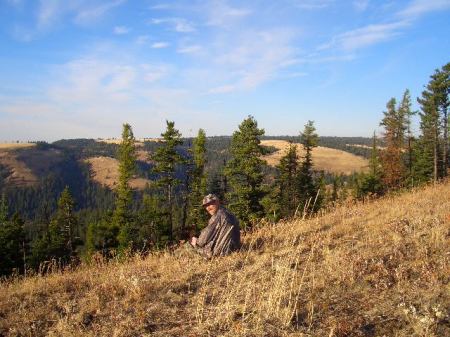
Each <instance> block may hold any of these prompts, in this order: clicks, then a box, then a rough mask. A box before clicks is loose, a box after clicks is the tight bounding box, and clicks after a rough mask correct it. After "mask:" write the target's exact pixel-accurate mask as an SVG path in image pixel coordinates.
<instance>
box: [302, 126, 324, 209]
mask: <svg viewBox="0 0 450 337" xmlns="http://www.w3.org/2000/svg"><path fill="white" fill-rule="evenodd" d="M318 139H319V136H318V135H317V133H316V128H315V127H314V122H313V121H308V122H307V123H306V125H305V128H304V130H303V132H302V133H301V134H300V142H301V143H302V145H303V149H304V151H305V157H304V159H303V162H302V164H301V167H300V170H299V173H298V178H297V189H298V193H299V205H298V206H297V207H298V209H299V210H301V211H303V210H307V209H311V210H312V211H315V210H317V209H318V207H319V205H318V204H317V203H316V204H315V205H314V201H315V198H316V197H317V193H319V190H318V187H317V186H316V184H315V182H314V172H313V161H312V150H313V148H315V147H316V146H317V142H318ZM313 205H314V209H313V208H312V206H313ZM310 207H311V208H310Z"/></svg>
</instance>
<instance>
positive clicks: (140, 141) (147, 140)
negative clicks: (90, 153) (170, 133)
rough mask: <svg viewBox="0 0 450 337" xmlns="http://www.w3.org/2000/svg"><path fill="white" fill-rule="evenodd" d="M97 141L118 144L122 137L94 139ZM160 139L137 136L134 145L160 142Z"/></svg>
mask: <svg viewBox="0 0 450 337" xmlns="http://www.w3.org/2000/svg"><path fill="white" fill-rule="evenodd" d="M96 141H97V142H103V143H107V144H120V143H121V142H122V139H120V138H108V139H102V138H99V139H96ZM160 141H161V139H160V138H139V139H136V142H135V145H136V146H143V145H144V142H158V143H159V142H160Z"/></svg>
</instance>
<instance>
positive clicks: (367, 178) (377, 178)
mask: <svg viewBox="0 0 450 337" xmlns="http://www.w3.org/2000/svg"><path fill="white" fill-rule="evenodd" d="M382 193H383V184H382V168H381V164H380V159H379V154H378V148H377V137H376V135H375V132H374V133H373V143H372V152H371V156H370V160H369V172H368V173H361V174H360V175H359V176H358V180H357V191H356V196H357V198H363V197H365V196H367V195H381V194H382Z"/></svg>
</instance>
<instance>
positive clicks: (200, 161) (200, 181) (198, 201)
mask: <svg viewBox="0 0 450 337" xmlns="http://www.w3.org/2000/svg"><path fill="white" fill-rule="evenodd" d="M192 161H193V162H192V170H191V183H190V194H189V206H190V207H189V214H188V223H189V224H194V225H195V228H196V229H197V230H198V229H201V228H202V227H204V225H205V223H206V219H207V214H206V212H205V210H204V209H203V207H202V199H203V197H204V196H205V195H206V174H205V164H206V134H205V131H204V130H203V129H200V130H199V131H198V135H197V138H196V139H194V144H193V148H192Z"/></svg>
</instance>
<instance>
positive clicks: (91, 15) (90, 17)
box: [75, 0, 125, 24]
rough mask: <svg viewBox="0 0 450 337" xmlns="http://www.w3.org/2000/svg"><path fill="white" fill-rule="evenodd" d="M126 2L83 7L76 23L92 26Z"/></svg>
mask: <svg viewBox="0 0 450 337" xmlns="http://www.w3.org/2000/svg"><path fill="white" fill-rule="evenodd" d="M124 2H125V0H115V1H107V2H101V3H99V4H96V5H90V6H89V7H81V8H79V10H78V12H77V14H76V16H75V22H76V23H79V24H90V23H92V22H94V21H95V20H98V18H100V17H102V16H103V15H105V14H106V13H107V12H109V11H110V10H112V9H113V8H115V7H117V6H119V5H121V4H123V3H124Z"/></svg>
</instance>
